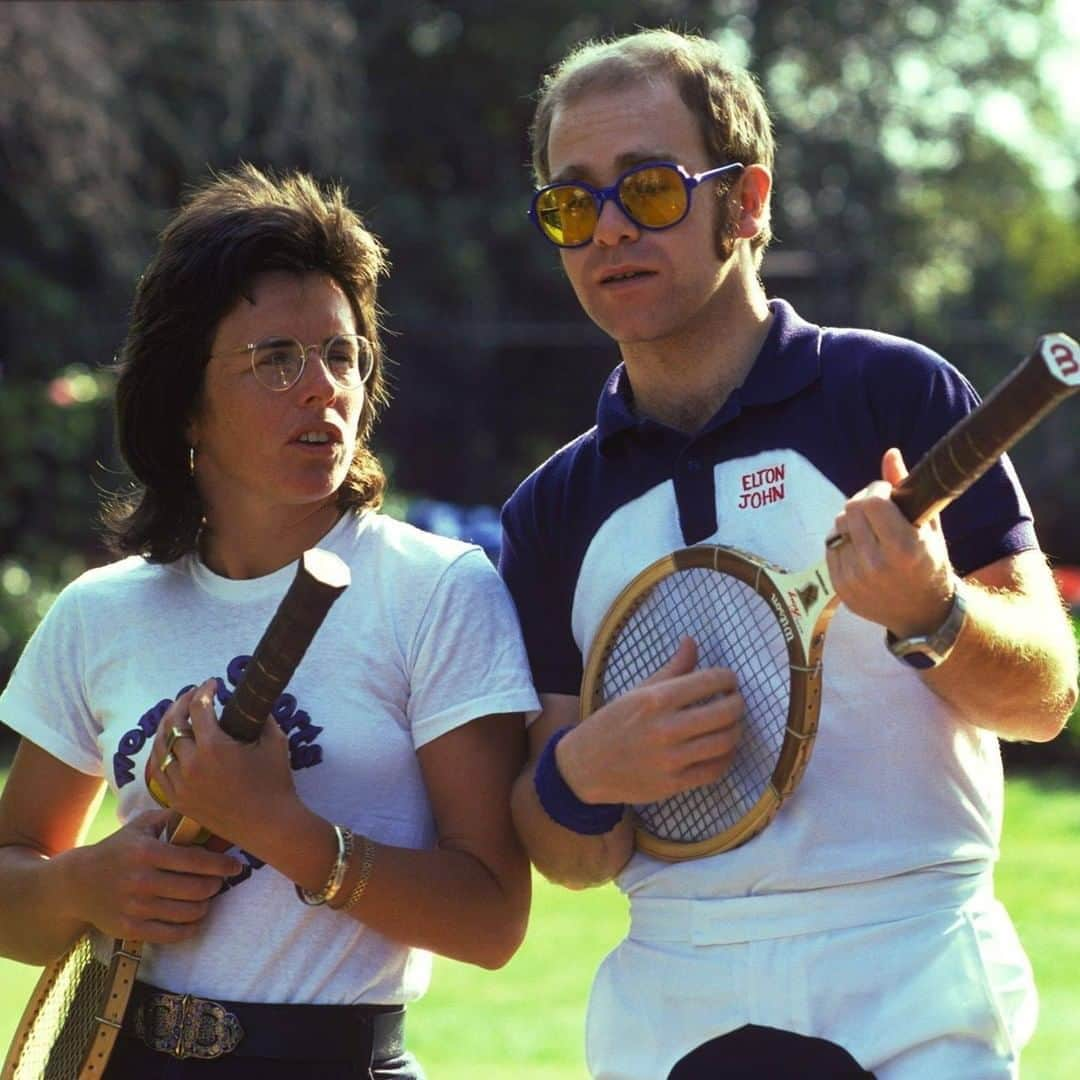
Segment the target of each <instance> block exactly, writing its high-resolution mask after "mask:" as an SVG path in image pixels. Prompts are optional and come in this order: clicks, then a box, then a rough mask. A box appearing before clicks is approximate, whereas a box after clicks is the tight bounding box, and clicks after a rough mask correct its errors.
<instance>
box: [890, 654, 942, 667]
mask: <svg viewBox="0 0 1080 1080" xmlns="http://www.w3.org/2000/svg"><path fill="white" fill-rule="evenodd" d="M893 655H894V656H896V657H897V659H899V660H903V661H904V663H905V664H910V665H911V666H912V667H913V668H920V669H926V668H932V667H935V666H936V665H937V663H938V657H937V655H936V654H934V653H928V652H919V651H918V650H915V651H913V652H909V653H903V654H899V653H893Z"/></svg>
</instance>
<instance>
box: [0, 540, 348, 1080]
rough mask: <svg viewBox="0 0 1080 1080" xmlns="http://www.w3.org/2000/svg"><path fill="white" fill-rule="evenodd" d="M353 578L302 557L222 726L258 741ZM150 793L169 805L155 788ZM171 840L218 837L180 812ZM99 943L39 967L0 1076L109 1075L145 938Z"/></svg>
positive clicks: (91, 940)
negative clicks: (108, 950) (105, 956)
mask: <svg viewBox="0 0 1080 1080" xmlns="http://www.w3.org/2000/svg"><path fill="white" fill-rule="evenodd" d="M349 581H350V574H349V568H348V567H347V566H346V565H345V563H344V562H342V560H341V559H339V558H338V557H337V556H336V555H334V554H333V553H332V552H329V551H323V550H321V549H319V548H312V549H311V550H310V551H306V552H305V553H304V554H303V556H302V557H301V559H300V564H299V566H298V568H297V571H296V577H295V578H294V579H293V582H292V584H291V585H290V586H289V590H288V592H286V593H285V596H284V597H283V599H282V601H281V604H280V605H279V606H278V609H277V611H276V612H275V614H274V617H273V619H272V620H271V621H270V624H269V626H267V628H266V631H265V632H264V633H263V636H262V638H261V639H260V640H259V643H258V645H257V646H256V647H255V652H254V654H253V655H252V658H251V660H250V662H249V663H248V666H247V668H246V669H245V671H244V675H243V678H242V679H241V680H240V682H239V684H238V685H237V687H236V691H235V692H234V693H233V695H232V697H231V698H230V699H229V700H228V702H227V703H226V704H225V707H224V708H223V709H222V712H221V717H220V719H219V723H220V724H221V726H222V728H224V730H225V731H226V732H228V734H230V735H231V736H232V737H233V738H234V739H240V740H241V741H243V742H254V741H255V740H256V739H257V738H258V737H259V733H260V732H261V731H262V727H263V724H265V722H266V719H267V717H268V716H269V715H270V709H271V706H272V705H273V703H274V701H275V700H276V699H277V698H278V696H279V695H280V694H281V693H282V691H283V690H284V689H285V686H286V684H287V683H288V681H289V679H291V678H292V675H293V672H294V671H295V670H296V667H297V665H298V664H299V663H300V661H301V659H302V658H303V656H304V653H305V652H306V651H307V648H308V645H310V644H311V640H312V638H313V637H314V636H315V632H316V631H317V630H318V629H319V627H320V626H321V625H322V621H323V619H325V618H326V615H327V613H328V612H329V610H330V607H331V605H332V604H333V603H334V601H335V600H336V599H337V598H338V596H340V595H341V593H342V592H343V591H344V590H345V588H346V587H347V586H348V584H349ZM154 787H156V785H154ZM154 797H155V798H156V799H157V800H158V802H161V803H162V805H165V803H164V800H163V798H162V795H161V792H160V790H158V791H157V792H154ZM168 840H169V842H170V843H173V844H183V845H188V844H196V843H206V842H213V840H214V838H212V837H211V836H210V834H209V833H208V832H207V831H206V830H205V829H203V828H202V826H200V825H199V824H198V823H197V822H194V821H192V820H191V819H190V818H184V817H181V818H180V820H179V822H178V823H177V824H176V825H175V826H174V827H173V828H172V829H171V830H169V832H168ZM219 846H220V845H219ZM224 846H228V845H227V843H225V844H224ZM95 941H101V938H100V935H96V934H95V933H94V932H93V931H89V932H87V933H86V934H84V935H83V936H82V937H81V938H79V940H78V941H76V942H75V944H74V945H73V946H72V947H71V949H69V950H68V952H67V953H65V954H64V955H63V956H62V957H60V959H59V960H55V961H53V963H51V964H50V965H48V967H46V968H45V970H44V971H43V972H42V974H41V977H40V978H39V979H38V982H37V985H36V986H35V987H34V992H33V994H32V996H31V998H30V1001H29V1003H28V1004H27V1006H26V1009H25V1011H24V1012H23V1016H22V1019H21V1021H20V1022H19V1026H18V1028H17V1030H16V1032H15V1037H14V1039H13V1040H12V1043H11V1047H10V1049H9V1050H8V1054H7V1057H6V1059H5V1060H4V1066H3V1069H2V1070H0V1080H93V1078H96V1077H100V1076H101V1075H102V1074H103V1073H104V1072H105V1067H106V1065H108V1062H109V1055H110V1054H111V1053H112V1049H113V1046H114V1044H115V1042H116V1036H117V1033H118V1032H119V1030H120V1025H121V1023H122V1022H123V1019H124V1012H125V1011H126V1009H127V1004H128V1001H129V999H130V997H131V991H132V989H133V987H134V984H135V973H136V971H137V970H138V967H139V961H140V959H141V958H142V943H141V942H138V941H132V940H121V939H119V938H118V939H116V940H114V942H113V946H112V954H111V957H110V960H109V962H108V963H104V962H103V961H102V960H100V959H99V958H98V955H97V953H98V950H97V949H96V948H95Z"/></svg>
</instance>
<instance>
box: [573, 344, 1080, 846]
mask: <svg viewBox="0 0 1080 1080" xmlns="http://www.w3.org/2000/svg"><path fill="white" fill-rule="evenodd" d="M1077 389H1080V346H1077V344H1076V342H1075V341H1073V340H1072V338H1070V337H1067V336H1066V335H1065V334H1047V335H1045V336H1043V337H1041V338H1039V340H1038V341H1037V342H1036V345H1035V349H1034V351H1033V352H1032V354H1031V355H1030V356H1029V357H1028V358H1027V359H1026V360H1025V361H1023V363H1021V364H1020V365H1019V366H1018V367H1017V368H1016V369H1015V370H1014V371H1013V372H1012V373H1011V374H1010V375H1009V376H1007V377H1006V379H1005V380H1004V381H1003V382H1002V383H1000V384H999V385H998V386H997V387H996V388H995V389H994V390H993V391H992V393H991V394H990V395H989V396H988V397H987V398H986V400H985V401H984V402H983V403H982V404H981V405H979V406H978V408H976V409H975V410H974V411H973V412H971V413H970V414H969V415H968V416H966V417H964V419H963V420H961V421H960V422H959V423H958V424H957V425H956V426H955V427H953V428H952V429H951V430H950V431H949V432H947V433H946V434H945V435H944V436H943V437H942V438H941V439H940V440H939V441H938V442H937V443H936V444H935V445H934V446H933V447H931V449H930V450H929V452H928V453H927V454H926V456H925V457H924V458H923V459H922V460H921V461H920V462H919V463H918V464H917V465H916V466H915V467H914V468H913V469H912V470H911V472H910V474H909V475H908V476H907V477H906V478H905V479H904V481H903V483H901V484H900V485H898V486H897V487H896V489H895V490H894V491H893V494H892V499H893V502H894V503H896V505H897V506H898V507H899V509H900V510H901V512H902V513H903V514H904V516H905V517H906V518H907V519H908V520H909V521H911V522H913V523H915V524H921V523H922V522H923V521H925V520H927V519H928V518H929V517H931V516H932V515H933V514H936V513H938V512H939V511H940V510H942V509H943V508H944V507H946V506H948V505H949V503H951V502H952V501H953V500H954V499H956V498H957V497H958V496H960V495H961V494H962V493H963V492H964V491H966V490H967V489H968V488H969V487H970V486H971V485H972V484H973V483H974V482H975V481H976V480H978V478H979V477H980V476H982V475H983V473H984V472H986V470H987V469H988V468H989V467H990V466H991V465H992V464H993V463H994V462H995V461H996V460H997V459H998V458H999V457H1000V456H1001V455H1002V454H1003V453H1004V452H1005V451H1006V450H1007V449H1008V448H1009V447H1010V446H1012V445H1013V443H1015V442H1016V441H1017V440H1018V439H1019V438H1020V437H1021V436H1022V435H1024V434H1025V433H1026V432H1027V431H1029V430H1030V429H1031V428H1032V427H1034V426H1035V424H1037V423H1038V422H1039V420H1041V419H1042V417H1044V416H1045V415H1046V414H1047V413H1048V412H1050V410H1051V409H1053V408H1054V407H1055V406H1056V405H1057V404H1058V403H1059V402H1061V401H1062V400H1064V398H1066V397H1068V396H1069V395H1070V394H1072V393H1073V392H1075V391H1076V390H1077ZM777 468H779V469H780V472H779V473H778V474H776V473H775V470H772V472H773V475H772V479H773V480H774V481H775V480H781V481H782V479H783V472H782V466H781V467H777ZM767 474H770V470H769V469H760V470H757V471H755V472H753V473H748V474H747V475H746V476H744V477H743V484H744V487H745V486H747V484H750V485H756V484H758V482H759V480H760V482H761V483H762V484H764V483H766V482H767V480H768V476H767ZM774 486H775V485H774ZM754 490H758V488H754ZM744 494H748V492H744ZM781 497H782V489H781ZM836 607H837V598H836V594H835V591H834V589H833V587H832V581H831V579H830V577H829V571H828V566H827V564H826V563H825V562H821V563H819V564H818V565H817V566H815V567H811V568H810V569H808V570H802V571H798V572H795V573H788V572H786V571H784V570H781V569H780V568H779V567H776V566H773V565H772V564H771V563H768V562H766V561H765V560H763V559H759V558H757V557H755V556H753V555H748V554H746V553H745V552H741V551H736V550H735V549H733V548H726V547H720V546H714V545H700V546H698V547H692V548H683V549H682V550H680V551H676V552H673V553H672V554H671V555H667V556H665V557H664V558H662V559H659V560H658V561H657V562H655V563H653V564H652V565H651V566H648V567H646V568H645V569H644V570H643V571H642V572H641V573H640V574H638V575H637V577H635V578H634V579H633V580H632V581H631V582H630V584H629V585H627V586H626V588H625V589H623V591H622V592H621V593H620V594H619V596H618V597H617V598H616V600H615V602H614V604H613V605H612V606H611V609H610V610H609V611H608V613H607V615H606V616H605V618H604V621H603V623H602V624H601V625H600V629H599V630H598V632H597V635H596V638H595V640H594V642H593V644H592V647H591V648H590V650H589V656H588V660H587V662H586V665H585V675H584V678H583V680H582V686H581V716H582V719H584V717H586V716H588V715H589V714H590V713H592V712H594V711H595V710H596V709H598V708H600V707H601V706H602V705H605V704H606V703H607V702H609V701H611V700H612V699H613V698H615V697H618V696H619V695H621V694H624V693H626V692H627V691H628V690H632V689H633V688H634V687H635V686H638V685H639V684H640V683H641V682H643V681H644V680H645V679H647V678H648V677H649V676H650V675H653V674H654V673H655V672H656V671H657V670H658V669H659V668H660V667H661V666H662V665H663V664H664V663H666V662H667V660H669V659H670V658H671V656H672V655H673V654H674V652H675V650H676V648H677V647H678V645H679V642H680V641H681V640H682V638H684V637H687V636H689V637H692V638H694V640H695V641H696V642H697V646H698V656H699V662H700V663H701V664H702V666H714V665H715V666H719V667H727V668H730V669H732V670H733V671H734V672H735V673H736V675H737V676H738V680H739V690H740V693H741V694H742V696H743V699H744V701H745V703H746V714H745V717H744V722H743V731H742V735H741V738H740V742H739V746H738V748H737V750H736V753H735V756H734V760H733V764H732V766H731V768H730V770H729V771H728V773H727V775H726V776H724V777H723V778H721V779H720V780H719V781H717V782H716V783H712V784H707V785H704V786H703V787H697V788H693V789H691V790H689V791H684V792H681V793H680V794H678V795H675V796H673V797H672V798H669V799H664V800H662V801H660V802H655V803H648V804H643V805H638V806H635V807H634V808H633V809H634V815H635V818H636V822H635V824H636V837H637V844H638V847H640V848H641V849H642V850H643V851H646V852H648V853H649V854H651V855H655V856H656V857H658V858H661V859H668V860H673V861H677V860H682V859H693V858H700V857H702V856H705V855H712V854H715V853H717V852H721V851H728V850H730V849H731V848H734V847H737V846H738V845H740V844H743V843H746V841H748V840H750V839H751V838H752V837H754V836H756V835H757V834H758V833H759V832H760V831H761V830H762V829H764V828H765V827H766V826H767V825H768V824H769V822H770V821H772V819H773V817H775V815H776V813H777V811H778V810H779V809H780V807H781V806H782V805H783V803H784V802H785V801H786V800H787V799H788V798H789V797H790V796H791V794H792V792H793V791H794V790H795V788H796V787H797V786H798V784H799V781H800V780H801V779H802V775H803V773H804V771H805V769H806V765H807V762H808V761H809V758H810V750H811V747H812V746H813V741H814V736H815V735H816V733H817V725H818V713H819V710H820V707H821V658H822V652H823V650H824V646H825V634H826V630H827V629H828V625H829V621H830V620H831V619H832V616H833V614H834V613H835V611H836Z"/></svg>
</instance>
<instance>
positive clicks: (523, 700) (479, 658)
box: [408, 548, 540, 748]
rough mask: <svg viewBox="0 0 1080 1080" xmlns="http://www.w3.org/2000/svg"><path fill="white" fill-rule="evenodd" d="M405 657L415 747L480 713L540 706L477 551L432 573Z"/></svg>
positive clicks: (498, 587)
mask: <svg viewBox="0 0 1080 1080" xmlns="http://www.w3.org/2000/svg"><path fill="white" fill-rule="evenodd" d="M408 660H409V671H410V692H409V705H408V717H409V723H410V726H411V729H412V733H413V743H414V745H415V746H416V747H417V748H419V747H421V746H423V745H424V744H425V743H428V742H430V741H431V740H432V739H435V738H438V737H439V736H440V735H443V734H445V733H446V732H448V731H452V730H453V729H454V728H456V727H460V726H461V725H462V724H466V723H468V722H469V721H470V720H475V719H477V718H479V717H481V716H489V715H492V714H496V713H526V714H533V713H535V712H536V711H537V710H538V709H539V707H540V703H539V701H538V699H537V697H536V692H535V691H534V690H533V686H532V681H531V679H530V677H529V667H528V662H527V660H526V658H525V647H524V645H523V643H522V640H521V630H520V628H519V626H518V621H517V616H516V614H515V612H514V607H513V604H512V603H511V601H510V597H509V595H508V594H507V592H506V587H505V586H504V585H503V583H502V581H501V580H500V578H499V575H498V574H497V573H496V572H495V568H494V567H493V566H492V565H491V563H490V561H489V560H488V559H487V557H486V556H485V555H484V553H483V552H482V551H480V549H479V548H470V549H469V550H467V551H466V552H464V553H463V554H461V555H460V556H458V557H457V558H456V559H454V561H453V562H451V563H450V564H449V565H448V566H447V568H446V570H445V571H444V572H443V574H442V575H441V576H440V578H439V580H438V582H437V583H436V585H435V588H434V590H433V591H432V594H431V597H430V599H429V601H428V604H427V607H426V609H425V611H424V613H423V616H422V618H421V620H420V623H419V626H418V628H417V631H416V634H415V636H414V639H413V641H412V644H411V649H410V654H409V658H408Z"/></svg>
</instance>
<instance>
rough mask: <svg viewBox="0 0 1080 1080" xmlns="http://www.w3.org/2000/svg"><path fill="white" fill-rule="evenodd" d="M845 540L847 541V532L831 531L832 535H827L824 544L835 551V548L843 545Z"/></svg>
mask: <svg viewBox="0 0 1080 1080" xmlns="http://www.w3.org/2000/svg"><path fill="white" fill-rule="evenodd" d="M847 542H848V534H847V533H833V534H832V536H830V537H828V539H826V541H825V546H826V547H827V548H830V549H832V550H833V551H835V550H836V549H837V548H839V547H843V546H844V545H845V544H846V543H847Z"/></svg>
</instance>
